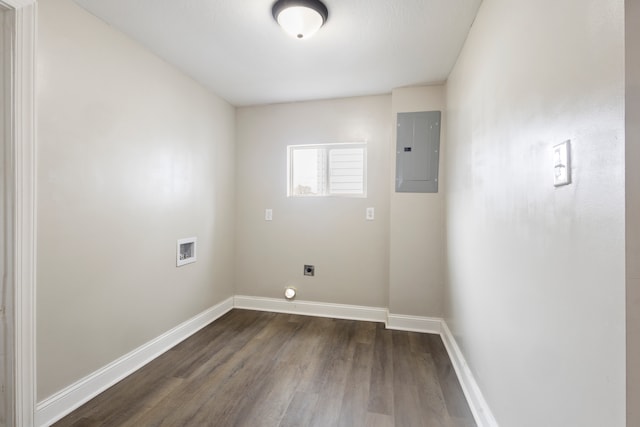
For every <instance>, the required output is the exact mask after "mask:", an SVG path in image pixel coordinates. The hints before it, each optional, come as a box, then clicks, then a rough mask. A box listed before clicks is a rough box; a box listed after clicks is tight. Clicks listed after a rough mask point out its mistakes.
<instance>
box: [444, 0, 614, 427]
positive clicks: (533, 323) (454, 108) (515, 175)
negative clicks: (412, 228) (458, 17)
mask: <svg viewBox="0 0 640 427" xmlns="http://www.w3.org/2000/svg"><path fill="white" fill-rule="evenodd" d="M623 16H624V15H623V1H622V0H612V1H605V2H603V1H601V0H565V1H562V2H557V1H553V0H541V1H530V2H513V1H510V0H485V1H484V2H483V4H482V6H481V8H480V11H479V14H478V16H477V18H476V21H475V23H474V26H473V28H472V30H471V33H470V35H469V37H468V39H467V42H466V44H465V47H464V49H463V51H462V54H461V56H460V58H459V59H458V62H457V64H456V66H455V68H454V70H453V72H452V74H451V75H450V78H449V80H448V83H447V114H448V115H447V119H448V126H447V135H448V141H447V161H446V178H447V201H446V223H447V236H448V237H447V259H448V265H447V269H448V271H447V273H448V286H447V293H446V296H447V298H446V299H447V305H446V311H445V315H446V320H447V322H448V323H449V326H450V327H451V329H452V331H453V333H454V335H455V336H456V339H457V340H458V342H459V344H460V346H461V348H462V351H463V353H464V354H465V357H466V359H467V361H468V362H469V365H470V368H471V370H472V371H473V373H474V374H475V376H476V379H477V381H478V383H479V385H480V387H481V389H482V391H483V392H484V394H485V397H486V399H487V401H488V403H489V405H490V407H491V409H492V410H493V412H494V415H495V417H496V418H497V421H498V422H499V423H500V425H503V426H519V427H526V426H542V425H544V426H547V427H552V426H604V425H607V426H619V425H623V424H624V420H625V403H624V402H625V394H624V393H625V315H624V313H625V295H624V291H625V263H624V259H625V255H624V253H625V252H624V251H625V246H624V238H625V228H624V206H625V201H624V197H625V196H624V33H623V31H624V19H623ZM567 139H570V140H571V142H572V144H573V156H574V164H573V169H572V170H573V173H574V182H573V184H572V185H569V186H565V187H561V188H554V186H553V182H552V173H553V165H552V157H551V147H552V146H553V145H554V144H558V143H560V142H562V141H564V140H567Z"/></svg>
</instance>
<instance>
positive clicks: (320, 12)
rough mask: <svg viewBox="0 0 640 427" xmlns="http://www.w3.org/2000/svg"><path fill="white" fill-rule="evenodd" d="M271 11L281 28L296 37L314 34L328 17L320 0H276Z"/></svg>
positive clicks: (306, 37) (325, 8) (301, 37)
mask: <svg viewBox="0 0 640 427" xmlns="http://www.w3.org/2000/svg"><path fill="white" fill-rule="evenodd" d="M271 12H272V13H273V18H274V19H275V20H276V22H277V23H278V24H279V25H280V26H281V27H282V29H283V30H285V31H286V32H287V33H288V34H290V35H292V36H293V37H295V38H298V39H308V38H309V37H311V36H312V35H314V34H315V33H316V32H317V31H318V30H319V29H320V27H322V25H324V23H325V22H327V18H328V17H329V11H328V10H327V7H326V6H325V5H324V4H323V3H322V2H321V1H320V0H278V1H277V2H275V3H274V4H273V8H272V9H271Z"/></svg>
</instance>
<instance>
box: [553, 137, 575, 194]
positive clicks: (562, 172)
mask: <svg viewBox="0 0 640 427" xmlns="http://www.w3.org/2000/svg"><path fill="white" fill-rule="evenodd" d="M567 184H571V142H570V141H569V140H567V141H565V142H563V143H561V144H558V145H556V146H554V147H553V185H555V186H556V187H560V186H561V185H567Z"/></svg>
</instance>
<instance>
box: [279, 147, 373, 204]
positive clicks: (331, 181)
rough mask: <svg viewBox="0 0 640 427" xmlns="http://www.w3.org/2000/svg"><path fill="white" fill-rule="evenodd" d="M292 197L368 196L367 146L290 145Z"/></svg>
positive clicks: (289, 188)
mask: <svg viewBox="0 0 640 427" xmlns="http://www.w3.org/2000/svg"><path fill="white" fill-rule="evenodd" d="M287 149H288V160H289V174H288V178H289V182H288V192H287V195H288V196H289V197H322V196H348V197H365V196H366V195H367V193H366V182H367V180H366V163H367V145H366V143H345V144H318V145H290V146H289V147H287Z"/></svg>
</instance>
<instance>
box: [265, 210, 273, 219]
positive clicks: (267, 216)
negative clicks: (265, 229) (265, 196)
mask: <svg viewBox="0 0 640 427" xmlns="http://www.w3.org/2000/svg"><path fill="white" fill-rule="evenodd" d="M264 220H265V221H273V209H265V210H264Z"/></svg>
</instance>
